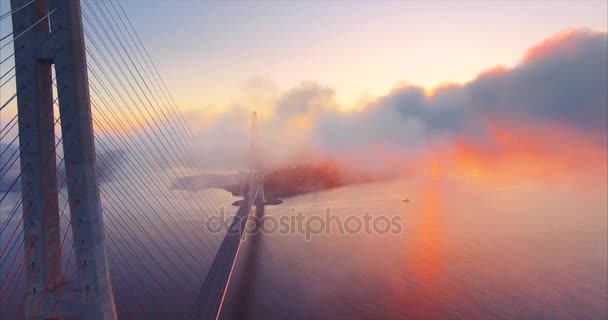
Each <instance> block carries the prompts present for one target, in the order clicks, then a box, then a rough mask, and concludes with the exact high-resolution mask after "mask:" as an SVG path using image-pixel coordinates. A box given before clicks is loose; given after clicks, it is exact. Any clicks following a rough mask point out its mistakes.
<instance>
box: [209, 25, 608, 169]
mask: <svg viewBox="0 0 608 320" xmlns="http://www.w3.org/2000/svg"><path fill="white" fill-rule="evenodd" d="M607 44H608V37H607V34H606V33H600V32H593V31H589V30H568V31H564V32H560V33H558V34H556V35H555V36H553V37H551V38H549V39H547V40H545V41H544V42H542V43H540V44H539V45H537V46H535V47H533V48H531V49H529V50H528V51H527V52H526V53H525V54H524V56H523V58H522V60H521V61H520V62H519V63H518V64H517V65H516V66H514V67H512V68H504V67H496V68H493V69H489V70H487V71H485V72H482V73H481V74H479V76H478V77H476V78H475V79H474V80H472V81H470V82H468V83H464V84H445V85H442V86H441V87H439V88H435V90H433V92H432V94H429V93H428V92H427V91H425V90H424V89H423V88H422V87H418V86H415V85H402V86H400V87H397V88H395V89H393V90H392V91H391V92H389V93H388V94H386V95H385V96H381V97H379V98H377V99H375V100H372V101H370V102H369V103H367V104H366V105H365V106H364V107H362V108H359V109H358V110H354V111H350V112H344V111H341V108H339V106H338V104H337V103H336V100H335V92H334V90H333V89H332V88H329V87H326V86H323V85H321V84H319V83H315V82H303V83H301V84H300V85H298V86H296V87H294V88H292V89H291V90H288V91H286V92H283V93H280V92H278V93H277V92H275V91H273V92H274V93H276V94H275V96H276V97H275V98H274V99H273V100H271V101H269V102H268V103H269V105H268V106H266V107H265V108H262V110H264V113H263V114H261V115H259V118H260V120H259V121H260V123H261V124H260V127H261V130H260V132H261V133H260V134H261V136H260V141H263V144H264V146H263V147H264V148H265V150H266V152H267V156H268V157H269V158H272V159H277V158H282V159H285V158H289V157H288V155H290V154H292V155H293V154H296V155H298V156H299V157H302V155H303V154H306V152H307V153H308V154H312V153H317V154H323V155H326V156H328V157H334V158H341V159H347V161H348V160H350V161H351V162H357V161H358V160H357V159H355V158H359V159H361V158H365V159H367V160H369V161H368V162H373V163H375V165H378V166H386V165H387V164H389V163H391V164H392V163H393V162H394V163H395V164H396V163H398V162H400V163H404V162H414V161H412V160H411V159H412V157H414V156H419V155H421V154H424V155H425V156H424V157H422V158H425V159H426V158H428V154H431V153H433V152H436V151H437V150H438V149H441V150H442V151H441V153H442V156H443V157H444V158H445V157H450V156H448V155H445V150H446V146H447V149H450V148H451V150H452V154H451V156H452V157H453V158H458V157H460V158H462V157H461V156H462V152H465V151H467V152H470V153H471V154H473V155H475V156H477V157H478V158H479V157H482V154H484V152H486V153H488V156H489V155H490V154H491V156H492V157H497V156H498V157H502V158H504V159H517V160H518V161H526V159H530V158H529V157H528V158H526V157H510V156H509V155H507V154H505V153H503V151H504V152H507V151H508V152H511V153H513V154H514V153H518V152H520V151H521V150H519V151H518V150H516V149H517V147H518V144H517V143H516V144H512V143H508V144H505V143H504V141H501V140H500V139H499V137H504V134H502V135H497V134H496V128H497V127H500V128H502V129H501V132H507V131H510V132H511V133H512V136H513V137H516V138H513V139H526V136H529V137H530V139H529V141H528V142H530V144H527V145H526V146H525V148H526V152H528V153H533V152H534V151H536V152H537V153H538V154H539V156H543V155H546V156H550V157H553V158H555V159H557V160H555V161H559V159H562V158H563V159H566V158H568V159H569V160H568V161H569V163H572V161H570V158H569V157H559V156H556V154H557V153H559V152H576V148H574V149H573V148H571V146H566V145H565V144H573V143H574V144H576V142H575V141H574V140H573V139H571V138H572V137H576V139H578V140H579V141H580V142H582V143H583V144H584V145H585V148H586V149H585V150H587V149H588V145H589V144H591V145H593V146H595V147H596V148H599V150H601V152H600V153H599V155H605V154H606V149H607V147H606V143H607V139H608V138H607V135H608V133H607V131H608V124H607V121H608V120H607V119H608V113H607V112H608V111H607V110H608V97H607V95H608V89H607V88H608V79H607V77H608V61H607V59H608V58H607V56H608V48H607ZM361 76H364V75H361ZM446 76H449V75H446ZM248 117H249V113H248V112H245V109H243V107H239V108H234V109H233V111H232V112H229V113H227V114H225V115H223V116H222V117H221V118H217V119H216V120H217V121H214V125H213V126H211V127H205V128H200V130H199V133H200V134H201V136H207V137H209V134H210V132H212V131H214V130H217V129H218V128H221V127H229V128H230V129H229V130H224V131H223V133H222V137H219V136H216V137H215V138H216V139H217V142H218V143H219V144H220V145H222V144H226V141H240V142H241V143H235V144H234V145H235V146H236V145H239V147H240V148H245V145H246V144H244V143H242V142H243V141H248V139H247V137H248V129H247V125H246V124H245V123H247V118H248ZM235 119H239V121H234V120H235ZM224 120H230V121H232V122H231V123H232V124H228V123H227V122H225V121H224ZM235 123H237V124H238V127H237V125H235ZM545 129H546V130H545ZM543 134H546V135H547V137H543V136H542V135H543ZM532 135H534V137H532ZM565 137H568V138H565ZM216 139H207V140H206V142H209V143H211V144H212V145H213V141H215V140H216ZM534 143H536V144H538V146H537V147H536V149H535V148H534V147H533V145H534ZM551 143H553V144H555V146H556V147H557V150H554V148H552V149H551V150H550V151H548V149H547V148H546V145H544V144H551ZM541 144H543V145H541ZM463 145H466V146H467V148H463V147H462V146H463ZM560 146H563V148H561V149H560ZM218 148H219V147H218ZM218 148H216V149H214V150H217V149H218ZM501 148H503V149H501ZM505 148H506V149H505ZM507 149H508V150H507ZM463 150H465V151H463ZM303 151H306V152H303ZM279 154H280V155H279ZM520 154H522V153H521V152H520ZM586 154H593V155H596V156H597V155H598V153H593V152H586ZM214 156H216V157H219V158H221V157H222V156H221V155H220V154H218V153H215V154H214ZM239 156H241V157H242V156H243V153H241V154H240V155H239ZM550 157H549V158H550ZM549 158H547V159H548V161H551V160H550V159H549ZM387 159H390V161H388V160H387ZM534 159H536V160H538V159H539V158H538V157H537V158H534ZM469 160H470V159H469ZM486 160H487V159H486ZM241 161H242V160H241ZM236 162H237V161H233V162H231V163H236ZM242 162H244V163H246V162H245V161H242ZM358 162H361V161H358ZM363 162H365V161H363ZM469 162H470V161H469ZM484 163H486V164H487V163H492V162H491V161H485V162H484ZM535 163H542V161H535ZM527 171H530V170H527ZM532 171H533V170H532Z"/></svg>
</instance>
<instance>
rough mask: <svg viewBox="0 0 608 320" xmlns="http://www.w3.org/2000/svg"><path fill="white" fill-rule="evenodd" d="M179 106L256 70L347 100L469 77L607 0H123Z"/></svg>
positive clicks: (584, 20) (216, 97)
mask: <svg viewBox="0 0 608 320" xmlns="http://www.w3.org/2000/svg"><path fill="white" fill-rule="evenodd" d="M124 5H125V8H126V10H127V12H128V13H129V15H130V17H131V18H132V20H133V22H134V24H135V26H136V28H137V30H138V31H139V33H140V35H141V36H142V38H143V39H144V42H145V44H146V46H147V47H148V49H149V50H150V51H151V52H154V59H155V61H156V63H157V65H158V66H159V68H160V69H161V71H162V73H163V75H164V77H165V80H166V81H167V82H168V84H169V86H170V88H171V89H172V91H173V93H174V95H175V97H176V98H177V101H178V104H179V105H180V106H181V107H182V108H183V109H185V110H191V109H200V108H206V109H208V110H218V109H219V110H225V109H227V108H229V107H230V105H231V104H233V103H234V100H235V97H236V96H239V95H240V94H241V93H242V89H243V87H247V85H248V83H249V81H250V80H251V79H257V78H262V79H265V80H266V81H268V82H272V83H273V84H274V86H275V88H276V89H277V90H287V89H289V88H291V87H294V86H296V85H297V84H299V83H300V82H302V81H315V82H319V83H321V84H323V85H325V86H328V87H331V88H333V89H335V92H336V99H337V102H338V103H339V105H340V108H342V109H344V110H348V109H352V108H356V107H358V106H360V105H361V104H362V103H365V102H367V101H368V100H370V99H373V98H375V97H378V96H380V95H384V94H386V93H387V92H389V91H390V90H391V89H392V88H394V87H396V86H398V85H399V84H401V83H411V84H415V85H419V86H422V87H424V88H426V89H427V90H431V89H432V88H434V87H436V86H438V85H440V84H442V83H445V82H455V83H464V82H467V81H470V80H472V79H473V78H475V77H476V76H477V74H479V73H480V72H482V71H484V70H486V69H488V68H491V67H494V66H497V65H502V66H513V65H515V64H516V63H517V62H518V61H519V59H520V58H521V56H522V54H523V52H525V50H526V49H527V48H529V47H531V46H533V45H534V44H536V43H538V42H540V41H542V40H543V39H545V38H547V37H549V36H551V35H552V34H554V33H556V32H559V31H561V30H564V29H569V28H590V29H592V30H597V31H606V28H607V24H608V22H607V16H606V12H607V10H608V7H607V2H606V1H455V2H447V1H444V2H442V1H430V2H423V1H386V2H375V1H373V2H372V1H370V2H364V1H356V2H349V1H312V2H297V1H267V2H262V1H249V2H238V1H230V2H206V1H192V0H179V1H159V0H152V1H146V2H145V5H143V2H142V1H139V0H138V1H134V0H130V1H124Z"/></svg>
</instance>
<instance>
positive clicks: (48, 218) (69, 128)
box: [11, 0, 117, 320]
mask: <svg viewBox="0 0 608 320" xmlns="http://www.w3.org/2000/svg"><path fill="white" fill-rule="evenodd" d="M30 2H31V1H29V0H11V7H12V8H13V9H15V8H22V9H20V10H14V11H13V13H12V21H13V34H14V35H20V36H16V37H15V38H14V48H15V66H16V68H15V70H16V85H17V110H18V114H19V138H20V139H19V143H20V145H19V150H20V162H21V171H22V173H21V186H22V187H21V188H22V194H23V203H24V205H23V217H24V220H23V221H24V224H23V228H24V246H25V248H26V250H30V253H29V254H28V255H27V259H26V270H27V271H26V283H28V284H29V285H28V287H27V288H26V290H27V293H26V300H25V301H26V304H25V308H24V310H25V316H26V319H51V318H52V319H55V318H58V319H87V320H89V319H90V320H97V319H99V320H109V319H116V318H117V315H116V308H115V305H114V296H113V292H112V286H111V284H110V276H109V270H108V263H107V259H106V253H105V246H104V229H103V217H102V213H101V206H100V202H99V186H98V183H97V177H96V172H95V171H96V164H95V145H94V136H93V126H92V118H91V105H90V100H89V87H88V75H87V64H86V57H85V48H84V35H83V34H84V32H83V26H82V17H81V8H80V1H79V0H37V1H33V2H32V3H31V4H30V5H27V4H28V3H30ZM49 22H50V23H49ZM28 28H31V29H28ZM53 67H54V68H55V76H56V80H57V95H58V101H59V113H60V114H59V118H60V119H61V131H62V139H63V152H64V154H63V155H64V165H65V170H66V175H67V189H68V198H69V206H70V213H71V217H70V227H71V231H72V239H73V241H74V245H73V250H74V255H75V257H76V259H75V260H73V261H72V263H73V264H74V265H75V267H76V269H77V276H76V277H75V278H76V279H77V283H61V282H62V280H63V279H62V278H63V277H62V272H61V270H64V268H63V267H62V266H61V250H62V248H63V246H64V245H63V243H60V239H61V236H60V229H59V222H60V221H59V220H60V219H59V213H58V211H59V210H58V193H57V173H56V165H57V163H56V160H55V159H56V158H55V155H56V150H55V131H54V130H55V129H54V124H55V116H54V111H53V104H54V100H53V87H52V83H53V81H52V78H51V77H52V68H53ZM66 247H67V246H66Z"/></svg>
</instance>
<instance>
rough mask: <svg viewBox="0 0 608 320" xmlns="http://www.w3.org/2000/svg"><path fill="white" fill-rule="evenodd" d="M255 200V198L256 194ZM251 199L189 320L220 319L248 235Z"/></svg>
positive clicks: (244, 205)
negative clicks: (241, 248) (233, 270)
mask: <svg viewBox="0 0 608 320" xmlns="http://www.w3.org/2000/svg"><path fill="white" fill-rule="evenodd" d="M248 194H251V193H248ZM252 198H255V194H254V195H253V197H252ZM249 199H250V197H249V196H247V195H246V196H245V198H244V199H243V202H242V204H241V206H240V207H239V209H238V211H237V212H236V214H235V216H234V219H233V220H232V223H231V224H230V227H229V229H228V232H227V233H226V236H225V237H224V240H223V241H222V244H221V245H220V247H219V249H218V251H217V254H216V256H215V259H214V260H213V263H212V264H211V268H210V269H209V272H208V273H207V276H206V277H205V280H204V281H203V285H202V286H201V289H200V291H199V293H198V295H197V297H196V300H195V303H194V306H193V308H192V310H191V311H190V313H189V314H188V317H187V319H189V320H201V319H205V320H207V319H216V318H217V316H218V313H219V311H220V307H221V305H222V302H223V299H224V292H225V290H226V286H227V285H228V281H229V279H230V275H231V273H232V268H233V265H234V263H235V260H236V256H237V253H238V249H239V245H240V242H241V238H242V236H243V232H244V231H245V225H246V223H247V220H248V215H249V213H250V212H251V207H252V204H253V201H249Z"/></svg>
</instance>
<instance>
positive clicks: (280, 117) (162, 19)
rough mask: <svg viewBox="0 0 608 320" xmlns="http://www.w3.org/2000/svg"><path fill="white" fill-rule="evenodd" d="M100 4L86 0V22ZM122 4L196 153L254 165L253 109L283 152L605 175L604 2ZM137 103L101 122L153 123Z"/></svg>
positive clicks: (410, 165) (480, 170) (272, 156)
mask: <svg viewBox="0 0 608 320" xmlns="http://www.w3.org/2000/svg"><path fill="white" fill-rule="evenodd" d="M0 3H2V8H1V9H3V10H2V12H4V11H5V10H4V9H5V8H7V7H8V6H7V1H6V0H0ZM95 3H97V2H96V1H93V0H89V1H85V2H83V4H84V6H83V11H84V12H85V13H86V12H89V13H87V14H86V16H88V18H87V17H86V16H85V18H84V20H86V23H85V30H88V31H89V33H93V32H92V31H93V30H91V26H89V22H88V20H92V19H93V16H92V15H91V12H90V10H91V9H90V8H91V7H94V4H95ZM121 3H122V6H123V7H124V8H125V10H126V12H127V14H128V16H129V17H130V20H131V21H132V23H133V25H134V27H135V29H136V30H137V31H138V34H139V35H140V37H141V39H142V40H143V43H144V44H145V46H146V48H147V51H148V52H150V53H151V56H152V59H153V60H154V61H155V64H156V66H157V68H158V69H159V71H160V73H161V74H162V76H163V79H164V82H165V83H166V84H167V86H168V88H169V89H170V91H171V92H172V96H173V97H174V99H175V100H176V102H177V104H178V105H179V108H180V110H181V111H182V112H183V113H184V114H185V119H187V121H188V123H189V125H190V127H191V128H192V132H193V133H194V134H195V137H196V139H197V140H200V141H202V142H201V145H202V146H203V147H204V148H202V149H201V150H191V151H190V152H192V153H194V157H193V158H195V159H202V162H204V163H207V164H208V165H209V166H210V168H208V169H210V170H218V171H225V170H234V169H237V170H238V169H243V167H246V165H247V163H246V161H243V159H247V158H248V157H249V154H247V152H248V150H249V147H248V143H249V135H250V131H249V121H250V119H249V118H250V114H251V111H252V110H256V111H257V112H258V119H259V127H260V129H259V134H260V137H259V140H260V144H261V145H262V148H263V149H264V153H265V157H266V158H267V160H268V161H265V162H266V163H269V164H272V165H277V164H281V163H284V162H289V163H291V162H293V160H294V159H308V158H320V159H327V158H329V159H331V160H334V161H339V163H340V164H341V165H343V166H350V167H353V168H356V169H357V170H364V171H370V172H371V171H374V172H376V171H379V170H380V171H382V170H384V173H383V174H386V172H390V174H394V173H397V172H398V174H399V175H409V174H411V173H412V172H427V173H429V174H432V175H437V174H440V173H442V172H458V173H459V174H464V175H466V176H468V177H471V178H479V177H483V178H484V179H490V180H496V179H498V180H501V179H504V178H508V179H511V178H512V179H520V180H521V179H522V178H524V177H525V178H528V177H543V178H551V179H553V178H555V177H564V176H567V177H568V179H570V180H573V179H574V180H581V179H582V180H585V179H587V178H588V177H589V176H592V177H596V180H597V177H605V176H606V175H605V174H604V175H602V174H598V172H599V173H601V172H605V171H606V167H608V165H607V162H608V123H607V120H606V119H607V118H608V89H607V88H608V79H607V78H608V61H607V59H608V48H607V47H608V33H607V28H608V26H607V25H608V13H607V12H608V2H606V1H500V2H498V1H450V2H447V1H445V2H440V1H428V2H422V1H386V2H377V1H373V2H372V1H369V2H365V1H356V2H348V1H312V2H310V1H307V2H303V1H248V2H237V1H229V2H207V1H186V0H180V1H158V0H150V1H145V2H144V1H143V0H125V1H121ZM7 20H9V19H5V20H4V21H3V22H2V24H0V25H1V26H2V27H3V28H2V32H1V33H2V34H5V32H6V31H7V30H9V29H7V27H10V24H9V23H8V21H7ZM102 25H103V23H102ZM94 38H95V36H94V37H93V39H94ZM95 41H97V42H98V43H100V42H101V41H102V39H97V40H95ZM86 45H87V49H88V50H91V52H92V53H93V54H91V55H90V57H89V58H94V56H95V54H97V59H99V57H100V56H99V52H96V49H95V48H96V47H95V42H94V41H93V40H91V39H89V38H88V37H87V42H86ZM102 48H103V47H102ZM10 49H11V48H10V46H9V47H7V48H6V49H5V50H4V51H3V52H1V53H2V55H3V56H5V55H7V54H10ZM7 50H9V51H8V52H7ZM94 60H95V59H89V60H88V62H89V66H93V64H95V63H96V61H94ZM99 61H102V60H99ZM102 62H103V63H101V64H99V65H96V66H93V68H92V70H91V71H90V77H89V79H90V80H91V81H92V83H91V86H92V87H93V83H95V84H94V86H98V87H99V84H97V83H96V82H97V81H99V80H97V79H95V78H96V76H95V74H94V72H93V70H97V71H96V72H97V73H98V74H99V68H104V67H105V68H108V69H110V68H114V67H116V66H112V64H113V62H111V61H108V60H106V61H102ZM104 63H105V64H106V65H104ZM114 63H116V61H115V62H114ZM7 68H8V67H7ZM3 90H5V91H3V92H2V93H1V94H3V95H4V94H8V93H10V92H13V91H14V88H13V89H11V88H9V89H4V88H3ZM116 90H118V91H121V90H124V91H125V92H124V93H127V92H128V91H130V90H131V89H129V88H128V86H125V85H122V86H118V88H117V89H116ZM93 100H94V99H93ZM138 103H139V102H134V104H138ZM142 103H143V102H142ZM144 104H145V103H144ZM116 107H118V108H120V107H130V106H120V104H118V105H116ZM143 107H144V108H143V110H149V109H150V108H148V107H149V106H146V105H143ZM137 109H138V110H142V109H139V108H137ZM131 111H132V112H131V114H129V115H128V116H130V117H132V119H130V120H129V119H126V120H125V123H122V124H120V127H123V126H124V127H123V129H121V130H123V132H113V133H112V132H111V130H110V127H109V126H110V124H108V125H106V127H104V125H103V124H100V123H103V122H102V121H100V120H102V119H100V118H98V119H97V121H96V124H95V125H96V130H97V131H96V132H97V135H98V136H103V135H104V134H107V133H110V134H109V135H111V134H119V135H121V134H124V135H128V134H131V133H132V132H135V131H141V130H155V128H154V125H153V123H154V122H155V119H154V116H153V115H144V113H143V112H142V113H141V114H138V112H137V111H134V109H131ZM139 112H141V111H139ZM4 114H6V112H4ZM4 114H3V116H4ZM93 116H94V117H95V116H96V113H95V112H94V113H93ZM3 119H10V114H8V115H6V116H4V118H3ZM117 121H122V120H117ZM135 134H139V133H138V132H136V133H135ZM178 139H179V138H178ZM141 143H145V142H143V141H142V142H141ZM573 168H574V169H573ZM206 169H207V168H205V170H206ZM582 173H584V174H583V175H584V176H585V177H581V174H582ZM498 175H499V176H498ZM573 176H576V177H573ZM603 182H604V183H605V179H604V181H603Z"/></svg>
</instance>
